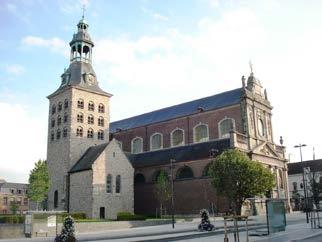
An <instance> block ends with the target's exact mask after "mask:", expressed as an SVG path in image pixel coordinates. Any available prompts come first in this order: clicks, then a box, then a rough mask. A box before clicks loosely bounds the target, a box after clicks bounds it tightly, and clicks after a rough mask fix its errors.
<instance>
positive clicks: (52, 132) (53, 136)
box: [50, 131, 55, 141]
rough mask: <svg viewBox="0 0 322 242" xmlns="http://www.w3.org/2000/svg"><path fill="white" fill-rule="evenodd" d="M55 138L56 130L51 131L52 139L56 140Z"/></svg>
mask: <svg viewBox="0 0 322 242" xmlns="http://www.w3.org/2000/svg"><path fill="white" fill-rule="evenodd" d="M54 139H55V133H54V131H51V134H50V140H51V141H54Z"/></svg>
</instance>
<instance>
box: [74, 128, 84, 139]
mask: <svg viewBox="0 0 322 242" xmlns="http://www.w3.org/2000/svg"><path fill="white" fill-rule="evenodd" d="M76 136H79V137H83V128H82V127H78V128H77V130H76Z"/></svg>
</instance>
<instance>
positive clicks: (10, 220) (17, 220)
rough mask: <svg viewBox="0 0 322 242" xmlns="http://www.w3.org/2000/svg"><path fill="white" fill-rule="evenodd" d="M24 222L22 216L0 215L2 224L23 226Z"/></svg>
mask: <svg viewBox="0 0 322 242" xmlns="http://www.w3.org/2000/svg"><path fill="white" fill-rule="evenodd" d="M23 222H24V216H22V215H0V224H22V223H23Z"/></svg>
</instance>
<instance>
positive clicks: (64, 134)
mask: <svg viewBox="0 0 322 242" xmlns="http://www.w3.org/2000/svg"><path fill="white" fill-rule="evenodd" d="M63 137H64V138H66V137H67V128H66V127H65V128H64V129H63Z"/></svg>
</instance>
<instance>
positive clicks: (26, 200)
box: [23, 197, 28, 205]
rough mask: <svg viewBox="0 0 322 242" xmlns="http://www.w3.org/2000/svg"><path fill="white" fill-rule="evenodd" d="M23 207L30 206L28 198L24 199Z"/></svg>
mask: <svg viewBox="0 0 322 242" xmlns="http://www.w3.org/2000/svg"><path fill="white" fill-rule="evenodd" d="M23 205H28V198H26V197H25V198H24V199H23Z"/></svg>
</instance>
